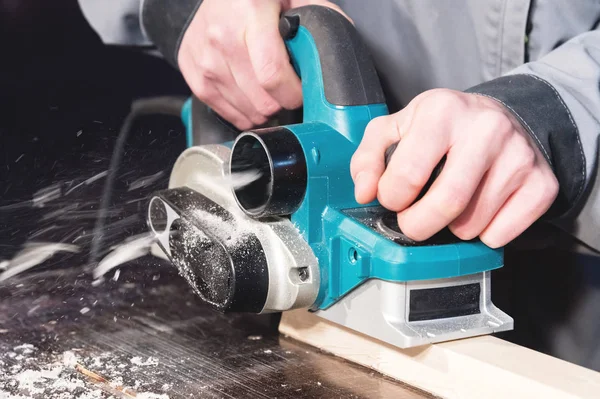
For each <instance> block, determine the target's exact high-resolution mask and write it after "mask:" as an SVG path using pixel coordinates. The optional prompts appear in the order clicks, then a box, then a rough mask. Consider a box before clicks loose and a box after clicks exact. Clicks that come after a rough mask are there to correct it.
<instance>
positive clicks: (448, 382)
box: [279, 310, 600, 399]
mask: <svg viewBox="0 0 600 399" xmlns="http://www.w3.org/2000/svg"><path fill="white" fill-rule="evenodd" d="M279 331H280V332H281V333H282V334H284V335H286V336H289V337H292V338H294V339H296V340H299V341H302V342H304V343H307V344H310V345H313V346H316V347H318V348H320V349H322V350H324V351H326V352H330V353H332V354H334V355H336V356H340V357H342V358H344V359H347V360H349V361H352V362H355V363H358V364H361V365H363V366H366V367H369V368H371V369H374V370H377V371H379V372H381V373H382V374H385V375H388V376H390V377H392V378H395V379H397V380H399V381H402V382H404V383H406V384H408V385H411V386H414V387H416V388H419V389H422V390H424V391H427V392H430V393H432V394H434V395H439V396H441V397H444V398H461V399H464V398H477V399H479V398H488V399H489V398H511V399H515V398H545V399H549V398H600V373H597V372H595V371H592V370H589V369H586V368H583V367H580V366H577V365H574V364H572V363H568V362H565V361H562V360H559V359H556V358H553V357H551V356H547V355H544V354H542V353H539V352H536V351H533V350H530V349H527V348H524V347H521V346H518V345H515V344H512V343H509V342H507V341H504V340H501V339H498V338H495V337H492V336H482V337H475V338H469V339H463V340H457V341H451V342H444V343H441V344H435V345H428V346H423V347H418V348H411V349H406V350H403V349H398V348H396V347H393V346H391V345H388V344H386V343H383V342H381V341H378V340H376V339H373V338H370V337H368V336H366V335H363V334H360V333H357V332H355V331H353V330H350V329H348V328H345V327H343V326H340V325H337V324H335V323H332V322H329V321H327V320H324V319H322V318H320V317H318V316H316V315H314V314H311V313H309V312H307V311H305V310H295V311H291V312H285V313H284V314H283V316H282V319H281V323H280V326H279Z"/></svg>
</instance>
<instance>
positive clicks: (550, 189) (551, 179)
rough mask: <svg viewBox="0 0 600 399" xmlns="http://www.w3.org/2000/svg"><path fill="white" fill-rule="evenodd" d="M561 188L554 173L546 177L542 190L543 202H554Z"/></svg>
mask: <svg viewBox="0 0 600 399" xmlns="http://www.w3.org/2000/svg"><path fill="white" fill-rule="evenodd" d="M559 188H560V187H559V184H558V180H557V179H556V177H555V176H554V175H553V174H552V175H550V176H548V177H547V178H546V179H544V183H543V185H542V188H541V190H540V196H541V198H540V199H541V202H542V203H543V204H550V203H552V202H554V200H555V199H556V196H557V195H558V191H559Z"/></svg>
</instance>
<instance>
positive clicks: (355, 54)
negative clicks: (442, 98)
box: [148, 6, 513, 348]
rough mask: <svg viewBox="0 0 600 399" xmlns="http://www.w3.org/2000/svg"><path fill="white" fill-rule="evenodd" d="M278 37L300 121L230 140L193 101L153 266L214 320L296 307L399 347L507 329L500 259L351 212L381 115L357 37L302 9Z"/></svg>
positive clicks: (333, 17)
mask: <svg viewBox="0 0 600 399" xmlns="http://www.w3.org/2000/svg"><path fill="white" fill-rule="evenodd" d="M280 31H281V34H282V37H283V39H284V41H285V43H286V46H287V49H288V51H289V54H290V59H291V62H292V64H293V66H294V68H295V70H296V72H297V73H298V75H299V76H300V78H301V81H302V91H303V109H302V122H301V123H297V124H290V125H285V126H271V127H266V128H261V129H254V130H251V131H246V132H241V133H239V132H237V131H235V130H234V129H232V128H231V126H230V125H228V124H226V123H223V121H220V120H218V118H217V117H216V115H215V114H214V113H212V112H211V110H209V109H208V108H207V107H206V106H205V105H204V104H202V103H201V102H200V101H198V100H197V99H196V98H193V97H192V98H190V99H188V100H187V102H186V103H185V105H184V107H183V110H182V112H181V116H182V119H183V122H184V124H185V126H186V132H187V141H188V148H187V149H186V150H185V151H184V152H183V153H182V154H181V156H180V157H179V159H178V160H177V161H176V163H175V165H174V167H173V170H172V173H171V176H170V182H169V187H168V189H165V190H163V191H159V192H157V193H155V194H154V195H153V196H152V197H151V199H150V203H149V207H148V226H149V229H150V231H151V232H152V234H153V235H154V236H155V238H156V242H157V244H156V245H157V247H155V251H154V253H157V249H158V252H160V256H164V257H167V258H168V259H170V260H171V262H172V263H173V264H174V265H175V266H177V267H178V269H179V270H180V272H181V274H182V275H183V276H184V277H185V278H186V279H187V281H188V282H189V283H190V285H191V286H192V287H193V289H194V291H195V292H196V293H197V294H198V295H199V296H200V297H201V298H202V299H203V301H205V302H206V303H208V304H210V305H211V306H212V307H214V308H215V309H217V310H219V311H222V312H251V313H270V312H282V311H287V310H291V309H297V308H305V309H307V311H310V312H314V313H315V314H316V315H318V316H320V317H323V318H325V319H327V320H330V321H332V322H335V323H339V324H341V325H344V326H346V327H348V328H351V329H353V330H356V331H358V332H360V333H363V334H366V335H369V336H371V337H374V338H377V339H379V340H382V341H385V342H387V343H389V344H391V345H394V346H397V347H400V348H408V347H413V346H419V345H423V344H428V343H435V342H440V341H447V340H453V339H458V338H464V337H470V336H476V335H482V334H488V333H493V332H498V331H505V330H510V329H512V328H513V319H512V318H511V317H510V316H508V315H507V314H505V313H504V312H502V311H501V310H500V309H498V308H496V307H495V306H494V305H493V303H492V301H491V270H493V269H497V268H500V267H502V266H503V262H504V260H503V250H502V249H491V248H489V247H487V246H486V245H484V244H483V243H481V242H480V241H478V240H473V241H468V242H466V241H461V240H459V239H458V238H456V237H455V236H453V235H452V234H450V233H449V232H448V231H447V230H446V231H442V232H441V233H439V234H437V235H436V236H434V237H432V238H431V239H430V240H427V241H425V242H415V241H413V240H411V239H409V238H408V237H407V236H405V235H404V234H402V231H401V230H400V229H399V227H398V224H397V221H396V215H395V213H394V212H391V211H388V210H386V209H384V208H383V207H381V206H380V205H379V204H378V203H377V202H373V203H371V204H368V205H360V204H358V203H357V202H356V200H355V198H354V184H353V181H352V179H351V176H350V159H351V157H352V155H353V153H354V151H355V150H356V148H357V146H358V145H359V143H360V141H361V139H362V136H363V132H364V130H365V128H366V126H367V124H368V123H369V121H370V120H372V119H373V118H376V117H378V116H382V115H386V114H388V109H387V106H386V104H385V98H384V95H383V91H382V88H381V86H380V83H379V79H378V77H377V73H376V70H375V67H374V65H373V63H372V60H371V59H370V57H369V55H368V51H367V49H366V47H365V45H364V44H363V43H362V42H361V40H360V38H359V36H358V34H357V32H356V30H355V28H354V26H353V25H352V24H351V23H350V22H349V21H348V20H347V19H346V18H344V17H343V16H342V15H341V14H339V13H337V12H336V11H333V10H331V9H329V8H325V7H320V6H306V7H301V8H297V9H294V10H291V11H289V12H287V13H285V14H284V15H283V16H282V18H281V20H280ZM392 151H393V148H390V149H389V151H388V153H387V155H388V156H389V155H390V154H391V152H392ZM441 167H443V162H442V163H441V164H440V165H438V170H437V171H436V173H434V174H433V175H432V177H431V179H430V183H431V181H432V180H433V179H434V178H435V175H436V174H437V173H439V168H441ZM430 183H429V184H430ZM425 190H426V188H425ZM422 194H423V193H422Z"/></svg>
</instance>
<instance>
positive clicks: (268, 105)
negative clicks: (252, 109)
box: [257, 100, 281, 116]
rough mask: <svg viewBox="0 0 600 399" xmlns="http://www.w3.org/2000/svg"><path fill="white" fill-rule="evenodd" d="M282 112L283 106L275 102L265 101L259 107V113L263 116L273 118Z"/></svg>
mask: <svg viewBox="0 0 600 399" xmlns="http://www.w3.org/2000/svg"><path fill="white" fill-rule="evenodd" d="M279 110H281V106H280V105H279V104H277V103H276V102H275V101H271V100H269V101H265V102H263V103H262V104H260V105H259V106H258V109H257V111H258V112H259V113H260V114H261V115H263V116H271V115H273V114H276V113H277V112H279Z"/></svg>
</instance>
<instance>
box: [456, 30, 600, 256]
mask: <svg viewBox="0 0 600 399" xmlns="http://www.w3.org/2000/svg"><path fill="white" fill-rule="evenodd" d="M467 91H468V92H472V93H477V94H480V95H485V96H489V97H492V98H494V99H496V100H497V101H499V102H501V103H502V104H504V105H505V106H506V107H507V108H508V109H509V110H510V111H511V112H512V113H513V114H514V115H515V116H516V117H517V119H518V120H519V121H520V122H521V124H522V125H523V126H524V128H525V129H526V130H527V132H528V133H529V134H530V135H531V137H532V138H533V140H534V141H535V142H536V143H537V145H538V147H539V148H540V150H541V152H542V153H543V154H544V156H545V157H546V160H547V161H548V162H549V163H550V165H551V167H552V168H553V170H554V172H555V174H556V176H557V179H558V181H559V184H560V192H559V195H558V198H557V200H556V201H555V203H554V205H553V206H552V208H551V209H550V211H549V212H548V213H547V215H545V219H547V220H549V221H551V222H552V223H554V224H556V225H557V226H559V227H560V228H562V229H563V230H565V231H567V232H569V233H571V234H572V235H573V236H575V237H576V238H578V239H579V240H581V241H583V242H584V243H585V244H587V245H588V246H590V247H592V248H594V249H595V250H598V251H600V179H597V177H596V176H597V167H598V143H599V142H598V139H599V135H600V32H599V31H591V32H588V33H585V34H582V35H580V36H577V37H575V38H573V39H572V40H570V41H568V42H566V43H564V44H563V45H561V46H560V47H558V48H556V49H555V50H553V51H552V52H550V53H548V54H547V55H546V56H544V57H543V58H541V59H540V60H538V61H535V62H530V63H526V64H524V65H522V66H520V67H518V68H516V69H515V70H513V71H511V72H510V73H509V74H507V75H505V76H502V77H500V78H497V79H494V80H491V81H488V82H485V83H482V84H480V85H478V86H475V87H473V88H471V89H469V90H467Z"/></svg>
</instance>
